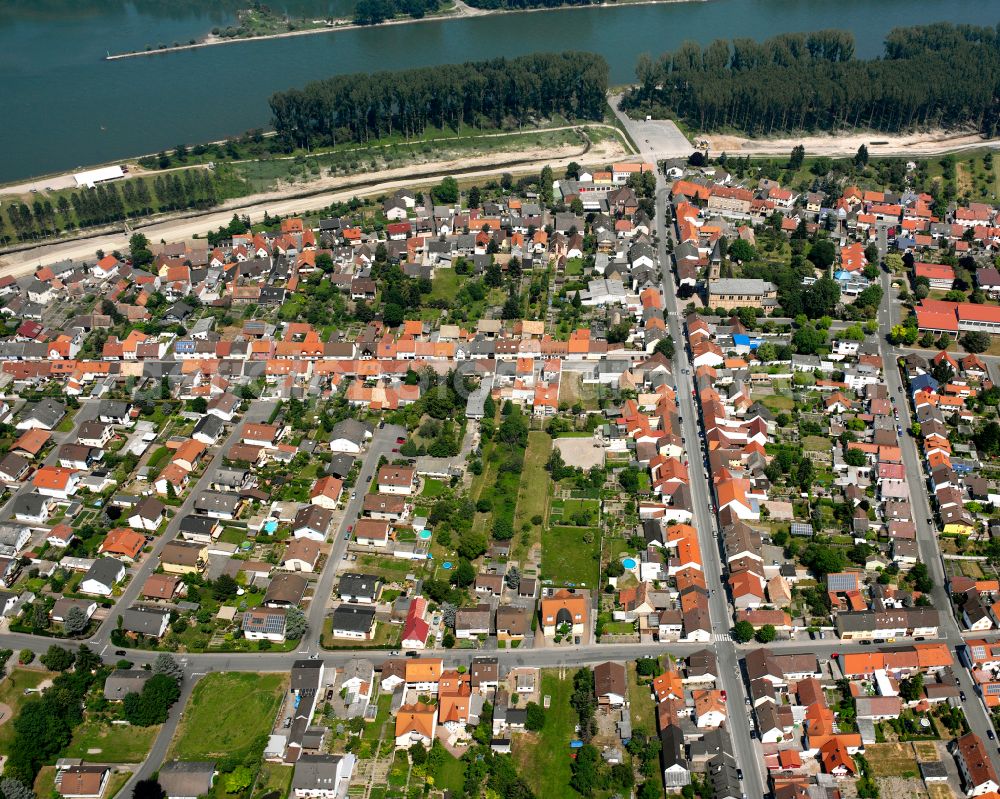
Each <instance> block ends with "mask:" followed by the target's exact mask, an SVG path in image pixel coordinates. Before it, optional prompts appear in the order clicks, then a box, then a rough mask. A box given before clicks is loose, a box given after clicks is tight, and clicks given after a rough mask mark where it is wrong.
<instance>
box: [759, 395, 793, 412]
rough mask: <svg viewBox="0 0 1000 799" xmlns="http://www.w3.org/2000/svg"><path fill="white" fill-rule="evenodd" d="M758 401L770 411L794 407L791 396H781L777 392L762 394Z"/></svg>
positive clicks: (788, 409)
mask: <svg viewBox="0 0 1000 799" xmlns="http://www.w3.org/2000/svg"><path fill="white" fill-rule="evenodd" d="M760 401H761V403H763V405H764V407H765V408H768V409H769V410H772V411H790V410H791V409H792V408H794V407H795V400H793V399H792V398H791V397H781V396H778V395H777V394H771V395H767V396H763V397H761V398H760Z"/></svg>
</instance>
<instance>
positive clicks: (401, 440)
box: [396, 436, 406, 444]
mask: <svg viewBox="0 0 1000 799" xmlns="http://www.w3.org/2000/svg"><path fill="white" fill-rule="evenodd" d="M396 443H397V444H405V443H406V439H405V438H404V437H403V436H400V437H399V438H397V439H396Z"/></svg>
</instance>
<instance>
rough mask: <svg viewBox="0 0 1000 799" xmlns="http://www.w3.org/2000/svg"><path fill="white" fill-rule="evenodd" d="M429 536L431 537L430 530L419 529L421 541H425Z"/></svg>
mask: <svg viewBox="0 0 1000 799" xmlns="http://www.w3.org/2000/svg"><path fill="white" fill-rule="evenodd" d="M430 537H431V531H430V530H421V531H420V540H421V541H426V540H427V539H428V538H430Z"/></svg>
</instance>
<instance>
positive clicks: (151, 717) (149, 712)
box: [122, 674, 181, 727]
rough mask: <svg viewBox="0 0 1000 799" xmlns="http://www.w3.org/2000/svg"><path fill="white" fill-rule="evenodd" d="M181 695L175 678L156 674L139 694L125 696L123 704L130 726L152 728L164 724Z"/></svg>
mask: <svg viewBox="0 0 1000 799" xmlns="http://www.w3.org/2000/svg"><path fill="white" fill-rule="evenodd" d="M180 695H181V689H180V688H179V687H178V685H177V681H176V680H175V679H173V677H168V676H167V675H166V674H154V675H153V676H152V677H150V678H149V679H148V680H146V684H145V685H144V686H143V687H142V691H140V692H139V693H131V694H127V695H126V696H125V700H124V702H122V705H123V710H124V715H125V718H126V720H127V721H128V722H129V723H130V724H134V725H136V726H137V727H151V726H153V725H154V724H163V722H165V721H166V720H167V715H168V714H169V713H170V707H171V705H173V704H174V702H176V701H177V699H178V698H179V697H180Z"/></svg>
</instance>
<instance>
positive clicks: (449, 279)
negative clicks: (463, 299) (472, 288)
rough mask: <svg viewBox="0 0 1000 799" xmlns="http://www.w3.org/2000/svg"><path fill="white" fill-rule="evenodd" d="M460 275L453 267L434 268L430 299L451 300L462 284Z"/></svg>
mask: <svg viewBox="0 0 1000 799" xmlns="http://www.w3.org/2000/svg"><path fill="white" fill-rule="evenodd" d="M462 280H463V278H462V276H461V275H459V274H458V272H456V271H455V270H454V269H435V270H434V280H433V281H432V282H431V293H430V297H429V298H428V303H429V302H430V300H453V299H455V295H456V294H457V293H458V290H459V288H460V287H461V285H462Z"/></svg>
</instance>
